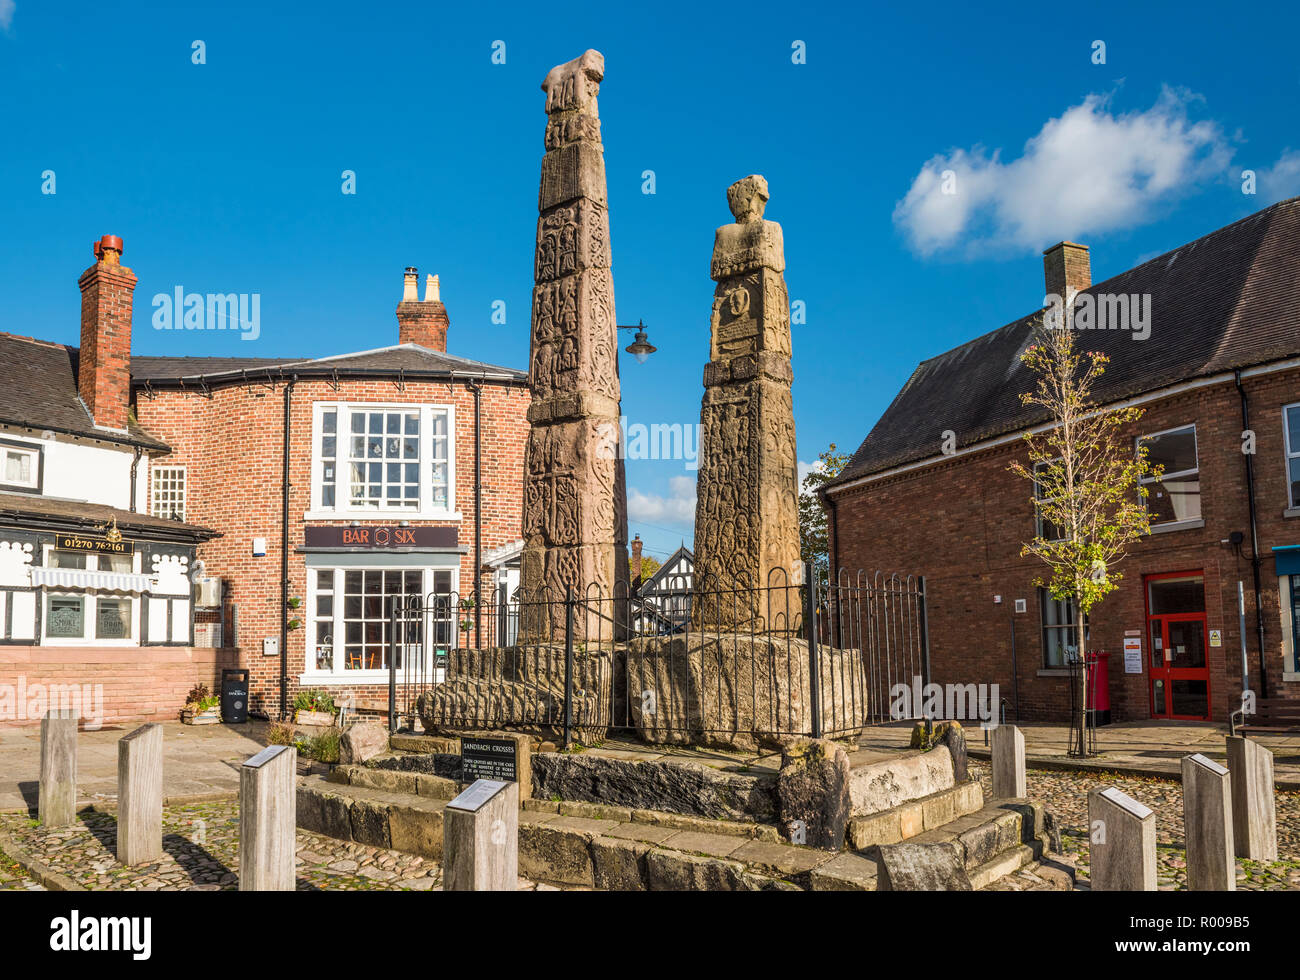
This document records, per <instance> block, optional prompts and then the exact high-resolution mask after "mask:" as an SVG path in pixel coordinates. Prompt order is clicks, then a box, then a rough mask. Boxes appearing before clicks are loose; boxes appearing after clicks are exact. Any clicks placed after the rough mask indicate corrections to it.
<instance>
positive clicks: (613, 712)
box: [387, 566, 929, 747]
mask: <svg viewBox="0 0 1300 980" xmlns="http://www.w3.org/2000/svg"><path fill="white" fill-rule="evenodd" d="M484 609H487V610H492V614H491V615H482V611H483V610H484ZM388 628H389V633H388V637H389V639H388V644H389V646H388V657H387V663H388V667H389V719H390V725H391V726H392V727H393V729H394V730H397V729H398V728H403V729H410V730H414V729H415V728H416V727H417V725H418V726H419V727H421V728H423V729H425V730H440V731H456V730H465V729H484V728H520V727H522V728H530V729H541V730H545V731H548V732H551V733H553V734H554V735H555V737H557V738H558V739H560V740H562V741H563V742H564V744H566V745H567V744H569V742H571V741H572V740H574V739H577V740H579V741H583V742H588V743H589V742H591V741H595V740H599V739H602V738H604V737H606V736H607V735H608V733H610V732H611V731H612V732H620V731H621V732H632V733H635V734H637V735H638V736H640V737H641V738H643V739H645V740H647V741H651V742H669V743H673V742H675V743H691V744H715V745H722V746H726V745H735V746H738V747H740V746H747V745H754V744H764V743H773V742H776V741H779V740H780V739H782V738H786V737H791V736H805V735H811V736H814V737H840V736H847V735H850V734H854V733H856V732H858V731H860V730H861V729H862V728H864V727H866V726H868V725H871V724H879V723H883V722H886V721H890V720H896V719H894V718H893V715H892V713H891V699H890V694H891V691H892V690H893V689H894V688H895V686H896V685H898V684H904V685H911V684H912V682H913V679H914V678H916V677H921V678H923V679H924V680H925V681H928V680H929V670H928V662H927V661H928V652H927V641H926V621H925V584H924V580H923V579H917V578H912V577H906V578H904V577H900V576H897V575H894V576H883V575H881V574H877V575H875V576H873V577H871V578H867V577H866V576H864V575H857V576H854V577H850V576H849V575H848V574H847V573H844V572H841V573H840V574H839V575H837V576H836V577H835V579H834V580H829V579H828V578H827V576H826V575H825V573H824V571H823V572H821V573H820V574H819V573H817V572H815V571H814V570H813V569H812V567H811V566H798V567H797V568H796V570H795V572H794V574H793V575H787V574H786V573H785V572H784V571H783V570H777V571H776V572H774V573H773V574H772V575H771V576H769V580H768V582H767V584H766V585H764V586H762V587H758V588H750V587H745V586H741V587H721V586H719V585H718V584H717V580H716V579H714V578H713V577H712V576H710V575H708V574H707V573H706V574H705V575H703V576H702V577H697V578H696V579H695V580H694V581H689V580H686V579H684V578H683V579H682V581H679V582H674V583H671V584H670V585H669V587H668V588H665V589H661V590H659V591H658V592H656V593H654V594H652V595H648V596H645V597H641V596H637V595H634V594H632V593H631V592H630V591H629V590H627V589H624V588H617V589H615V590H614V591H613V593H612V594H609V593H606V592H603V591H602V590H600V589H598V588H596V587H594V586H592V587H588V588H586V589H583V590H581V591H578V590H573V589H569V590H567V591H566V592H565V593H564V594H556V593H554V592H553V591H551V590H547V589H542V590H539V591H537V592H535V593H531V594H526V593H523V592H520V591H516V592H515V593H513V594H510V595H506V594H502V593H501V592H500V591H493V592H491V593H488V594H484V595H483V596H479V595H478V594H475V593H470V594H467V595H465V596H462V595H460V594H458V593H455V592H449V593H442V594H431V595H428V596H425V597H422V598H421V597H413V598H395V599H394V600H393V601H392V606H391V610H390V620H389V624H388Z"/></svg>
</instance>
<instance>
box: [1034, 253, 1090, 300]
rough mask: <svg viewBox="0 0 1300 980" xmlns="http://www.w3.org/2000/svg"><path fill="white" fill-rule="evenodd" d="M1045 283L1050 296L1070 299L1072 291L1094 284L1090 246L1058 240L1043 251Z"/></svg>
mask: <svg viewBox="0 0 1300 980" xmlns="http://www.w3.org/2000/svg"><path fill="white" fill-rule="evenodd" d="M1043 285H1044V288H1045V289H1046V294H1047V295H1048V296H1059V297H1061V299H1062V300H1068V299H1069V295H1070V293H1071V292H1080V291H1082V290H1084V289H1087V288H1088V287H1089V286H1091V285H1092V262H1091V261H1090V260H1089V258H1088V246H1087V245H1076V244H1075V243H1074V242H1057V243H1056V244H1055V245H1053V246H1052V247H1051V248H1049V249H1048V250H1047V251H1046V252H1044V253H1043Z"/></svg>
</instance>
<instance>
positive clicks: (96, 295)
mask: <svg viewBox="0 0 1300 980" xmlns="http://www.w3.org/2000/svg"><path fill="white" fill-rule="evenodd" d="M78 283H79V285H80V286H81V354H80V359H79V361H78V367H77V389H78V391H79V393H80V394H81V398H82V401H84V402H85V403H86V408H88V409H89V410H90V414H91V416H92V417H93V418H94V420H95V422H96V423H97V424H99V425H105V426H109V427H111V428H114V429H125V428H126V414H127V408H128V407H129V404H130V392H131V294H132V293H133V292H134V291H135V283H136V277H135V274H134V273H132V272H131V270H130V269H128V268H126V266H120V265H111V264H109V263H107V262H96V263H95V264H94V265H92V266H91V267H90V268H89V269H87V270H86V271H85V272H83V273H82V274H81V278H80V280H78Z"/></svg>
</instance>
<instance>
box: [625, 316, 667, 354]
mask: <svg viewBox="0 0 1300 980" xmlns="http://www.w3.org/2000/svg"><path fill="white" fill-rule="evenodd" d="M618 329H619V330H635V331H636V335H635V336H634V338H633V340H632V343H630V344H628V345H627V346H626V347H625V348H623V349H624V350H626V351H627V352H628V353H629V354H632V355H633V356H635V357H636V362H637V363H638V364H644V363H645V362H646V358H647V357H649V356H650V355H651V354H653V353H654V352H655V351H656V350H658V349H659V348H657V347H655V346H654V345H652V344H651V343H650V342H649V341H648V340H646V337H645V323H643V322H642V321H640V320H638V321H637V323H636V326H634V327H623V326H620V327H618Z"/></svg>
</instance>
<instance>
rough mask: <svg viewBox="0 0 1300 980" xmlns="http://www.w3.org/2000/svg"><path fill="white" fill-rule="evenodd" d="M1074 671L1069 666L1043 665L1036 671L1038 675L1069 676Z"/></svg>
mask: <svg viewBox="0 0 1300 980" xmlns="http://www.w3.org/2000/svg"><path fill="white" fill-rule="evenodd" d="M1073 673H1074V671H1072V670H1070V668H1069V667H1043V668H1040V669H1039V671H1038V676H1039V677H1069V676H1070V675H1071V674H1073Z"/></svg>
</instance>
